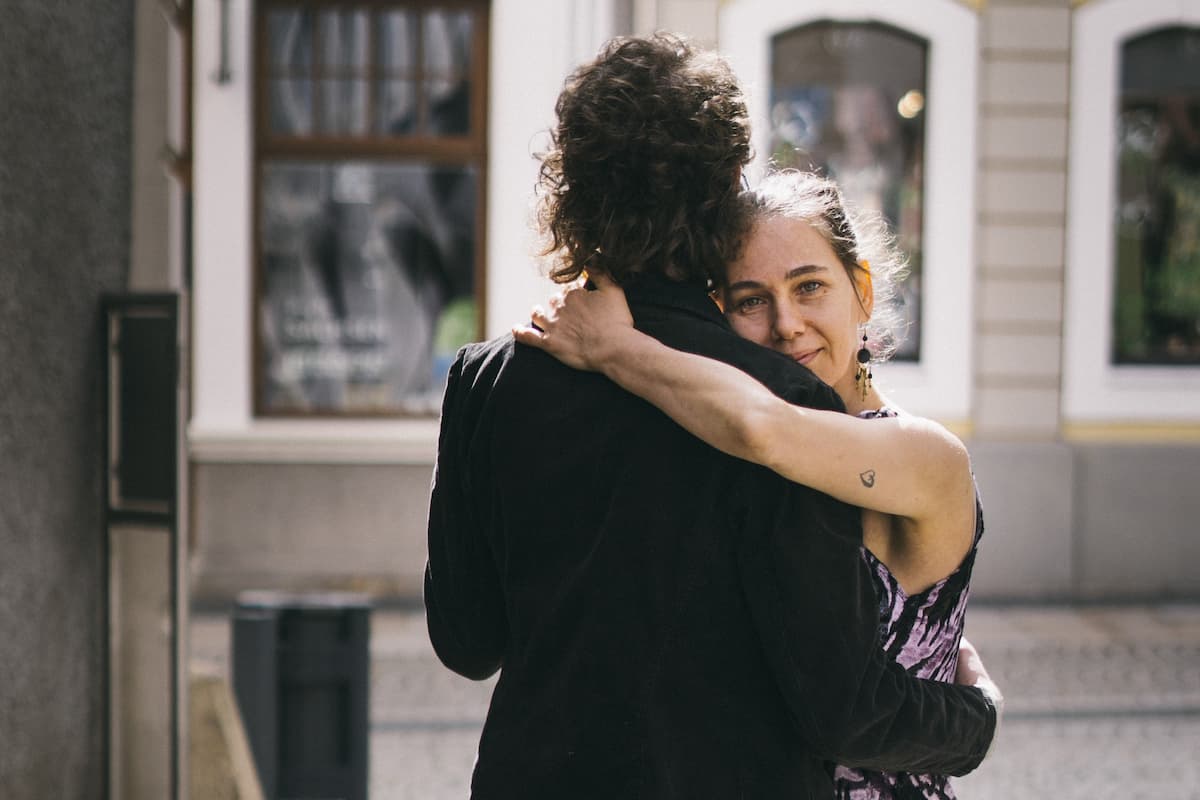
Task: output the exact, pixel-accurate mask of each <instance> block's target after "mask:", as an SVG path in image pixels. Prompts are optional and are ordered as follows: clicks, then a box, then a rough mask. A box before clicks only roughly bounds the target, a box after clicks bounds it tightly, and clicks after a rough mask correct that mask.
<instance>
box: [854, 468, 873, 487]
mask: <svg viewBox="0 0 1200 800" xmlns="http://www.w3.org/2000/svg"><path fill="white" fill-rule="evenodd" d="M858 479H859V480H860V481H862V484H863V486H865V487H867V488H868V489H870V488H871V487H872V486H874V485H875V470H873V469H869V470H867V471H866V472H860V473H858Z"/></svg>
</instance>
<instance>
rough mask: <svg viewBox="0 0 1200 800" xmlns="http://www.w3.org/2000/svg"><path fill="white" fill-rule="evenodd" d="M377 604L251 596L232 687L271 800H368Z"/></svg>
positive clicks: (243, 597)
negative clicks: (373, 622) (372, 617)
mask: <svg viewBox="0 0 1200 800" xmlns="http://www.w3.org/2000/svg"><path fill="white" fill-rule="evenodd" d="M370 611H371V607H370V601H369V599H368V598H367V597H366V596H364V595H358V594H346V593H327V594H291V593H283V592H243V593H242V594H240V595H238V598H237V603H236V605H235V608H234V614H233V647H232V650H233V690H234V695H235V696H236V697H237V701H238V707H239V709H240V710H241V714H242V720H243V722H244V724H245V726H246V736H247V738H248V739H249V741H250V749H251V751H252V752H253V753H254V761H255V765H256V766H257V768H258V775H259V780H260V781H261V782H262V789H263V795H264V796H265V797H266V798H267V800H367V779H368V752H369V748H368V738H367V734H368V726H369V716H368V708H369V705H368V704H369V692H370V627H371V625H370Z"/></svg>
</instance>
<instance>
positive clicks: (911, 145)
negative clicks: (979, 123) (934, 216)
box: [770, 22, 928, 360]
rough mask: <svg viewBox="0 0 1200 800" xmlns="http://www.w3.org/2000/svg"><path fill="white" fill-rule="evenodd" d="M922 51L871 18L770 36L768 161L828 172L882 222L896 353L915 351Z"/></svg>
mask: <svg viewBox="0 0 1200 800" xmlns="http://www.w3.org/2000/svg"><path fill="white" fill-rule="evenodd" d="M927 53H928V46H927V44H926V43H925V41H924V40H922V39H919V38H917V37H915V36H913V35H912V34H909V33H907V32H904V31H901V30H899V29H896V28H892V27H889V26H886V25H881V24H877V23H838V22H818V23H814V24H812V25H806V26H804V27H801V28H797V29H795V30H792V31H789V32H787V33H783V34H781V35H779V36H776V37H775V38H774V40H773V41H772V65H771V94H770V108H771V119H770V124H771V159H772V161H773V163H774V165H775V166H777V167H781V168H797V169H812V170H815V171H817V172H819V173H821V174H823V175H826V176H828V177H829V178H832V179H833V180H835V181H837V183H838V185H839V186H840V187H841V189H842V192H843V195H844V196H845V198H846V200H847V202H848V203H849V204H850V205H852V206H853V207H855V208H856V209H858V210H859V212H860V213H865V214H869V215H879V216H882V217H883V219H884V220H885V221H886V222H887V224H888V227H889V229H890V230H891V231H892V232H893V234H894V235H895V236H896V239H897V244H898V245H899V247H900V249H901V250H902V251H903V252H904V254H905V256H906V257H907V261H908V271H909V274H908V277H907V278H906V279H905V280H904V282H903V284H902V285H901V286H900V287H899V291H898V293H897V294H898V297H897V303H898V304H899V306H900V310H901V313H902V316H903V319H904V322H905V328H904V329H903V330H901V331H899V332H898V337H897V338H898V340H899V341H898V347H897V351H896V358H897V359H903V360H917V359H919V358H920V342H921V254H922V251H921V237H922V224H923V223H922V203H923V186H924V178H923V175H922V164H923V159H924V151H925V113H924V111H925V91H926V89H925V76H926V57H927Z"/></svg>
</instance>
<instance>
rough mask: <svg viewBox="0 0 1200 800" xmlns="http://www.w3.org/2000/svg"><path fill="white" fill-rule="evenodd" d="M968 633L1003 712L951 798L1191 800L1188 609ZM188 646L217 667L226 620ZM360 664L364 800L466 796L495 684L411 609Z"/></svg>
mask: <svg viewBox="0 0 1200 800" xmlns="http://www.w3.org/2000/svg"><path fill="white" fill-rule="evenodd" d="M967 634H968V636H969V637H970V638H971V640H972V641H973V642H974V643H975V645H976V646H977V647H978V649H979V650H980V653H981V654H982V656H983V658H984V662H985V663H986V664H987V667H988V669H989V671H990V672H991V673H992V675H993V677H995V678H996V679H997V681H998V682H999V683H1000V684H1001V686H1002V688H1003V690H1004V693H1005V698H1006V704H1007V714H1006V717H1005V720H1004V723H1003V725H1002V726H1001V730H1000V735H999V737H998V738H997V740H996V743H995V745H994V747H993V750H992V753H991V754H990V755H989V756H988V759H987V760H986V761H985V762H984V764H983V765H982V766H981V767H980V768H979V769H978V770H976V771H975V772H974V773H972V774H971V775H968V776H966V777H964V778H960V779H956V780H955V786H956V788H957V790H958V795H959V797H960V798H961V800H993V799H999V798H1003V799H1004V800H1010V799H1011V798H1034V797H1046V798H1049V797H1053V798H1055V800H1085V799H1086V800H1107V799H1108V798H1112V799H1113V800H1118V799H1119V800H1136V798H1155V800H1200V757H1198V755H1197V754H1200V605H1197V606H1191V605H1163V606H1120V607H1103V606H1101V607H1083V608H1074V607H1069V606H1029V607H1024V606H1017V607H990V606H986V605H982V606H976V607H973V608H972V609H971V611H970V612H969V613H968V621H967ZM191 644H192V650H191V656H192V659H193V661H196V662H201V663H204V664H206V665H209V667H210V668H211V667H212V665H218V666H221V667H224V666H225V665H226V664H227V663H228V646H229V623H228V620H227V618H225V617H224V616H221V615H203V614H201V615H196V616H194V617H193V618H192V630H191ZM371 655H372V672H371V778H370V781H371V798H372V800H410V799H411V800H443V799H445V800H449V798H456V800H457V799H461V798H464V797H466V796H467V792H468V787H469V784H470V774H471V767H472V765H473V763H474V761H475V748H476V744H477V742H478V739H479V731H480V729H481V727H482V725H483V719H484V715H485V713H486V711H487V704H488V699H489V697H490V695H491V691H492V688H493V686H494V679H493V680H489V681H483V682H473V681H468V680H465V679H463V678H460V677H458V676H456V675H454V674H452V673H451V672H449V671H448V670H446V669H445V668H444V667H442V665H441V664H440V663H439V662H438V660H437V658H436V656H435V655H434V654H433V652H432V649H431V648H430V646H429V642H428V640H427V639H426V634H425V625H424V619H423V617H422V616H421V614H420V613H419V612H412V611H395V610H376V611H375V612H374V614H373V617H372V638H371Z"/></svg>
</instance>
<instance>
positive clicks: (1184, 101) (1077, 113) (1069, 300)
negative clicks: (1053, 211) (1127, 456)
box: [1063, 0, 1200, 425]
mask: <svg viewBox="0 0 1200 800" xmlns="http://www.w3.org/2000/svg"><path fill="white" fill-rule="evenodd" d="M1072 50H1073V54H1074V55H1073V62H1072V75H1073V78H1072V81H1073V84H1074V89H1073V93H1072V99H1071V139H1070V141H1071V150H1070V166H1069V169H1070V190H1069V199H1068V202H1069V207H1068V248H1067V286H1066V315H1065V319H1066V330H1065V348H1064V362H1063V378H1064V381H1063V416H1064V418H1065V419H1066V421H1067V422H1068V424H1069V425H1072V424H1073V425H1088V424H1096V423H1104V424H1112V423H1127V422H1138V421H1154V422H1172V421H1173V422H1178V421H1189V420H1190V421H1197V420H1200V406H1198V404H1197V402H1196V399H1197V396H1198V394H1197V393H1200V0H1187V1H1186V2H1172V3H1167V2H1137V1H1136V0H1110V2H1099V3H1094V4H1090V5H1087V6H1084V7H1083V8H1081V9H1079V10H1078V11H1077V12H1076V16H1075V20H1074V36H1073V44H1072Z"/></svg>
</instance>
